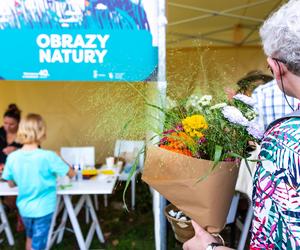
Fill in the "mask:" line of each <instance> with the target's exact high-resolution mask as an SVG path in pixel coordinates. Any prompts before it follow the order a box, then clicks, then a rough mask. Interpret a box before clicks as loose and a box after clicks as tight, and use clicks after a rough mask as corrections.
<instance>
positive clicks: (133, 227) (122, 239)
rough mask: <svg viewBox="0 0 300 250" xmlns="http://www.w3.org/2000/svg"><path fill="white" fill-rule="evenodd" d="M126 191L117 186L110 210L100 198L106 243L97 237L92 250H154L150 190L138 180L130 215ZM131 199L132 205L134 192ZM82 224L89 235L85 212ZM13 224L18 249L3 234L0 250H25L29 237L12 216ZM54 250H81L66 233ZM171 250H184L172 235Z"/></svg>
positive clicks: (100, 216) (10, 216)
mask: <svg viewBox="0 0 300 250" xmlns="http://www.w3.org/2000/svg"><path fill="white" fill-rule="evenodd" d="M123 188H124V182H121V183H119V184H118V185H117V187H116V190H115V191H114V194H113V195H110V196H109V206H108V207H107V208H105V207H104V206H103V199H102V197H100V198H99V203H100V211H97V214H98V218H99V220H100V224H101V228H102V231H103V234H104V237H105V240H106V243H105V244H101V243H99V241H98V240H97V238H96V237H94V240H93V242H92V245H91V249H107V250H109V249H120V250H127V249H128V250H131V249H141V250H154V249H155V243H154V226H153V225H154V224H153V223H154V222H153V212H152V198H151V194H150V192H149V188H148V186H147V185H146V184H144V183H143V182H142V181H140V179H139V180H138V183H137V185H136V198H137V199H136V210H134V211H129V212H126V211H125V210H124V209H122V192H123ZM129 191H130V190H129ZM127 196H128V197H127V198H128V205H129V198H130V192H128V195H127ZM79 220H80V224H81V226H82V230H83V232H84V233H85V235H86V233H87V230H88V228H87V226H86V224H85V222H84V221H85V220H84V213H82V212H81V214H80V215H79ZM9 221H10V225H11V228H12V230H13V234H14V237H15V241H16V244H15V246H14V247H10V246H9V245H8V243H7V241H6V238H5V235H4V233H2V234H1V235H0V238H2V239H4V242H2V243H1V244H0V249H3V250H6V249H15V250H20V249H24V244H25V236H24V234H23V233H17V232H16V231H15V214H9ZM169 230H170V229H169ZM52 249H63V250H74V249H79V248H78V246H77V242H76V238H75V236H74V234H73V233H71V232H65V235H64V238H63V241H62V243H60V244H59V245H55V246H54V247H53V248H52ZM168 249H172V250H173V249H174V250H175V249H181V244H179V243H177V242H176V240H175V239H174V237H173V233H172V232H171V231H169V233H168Z"/></svg>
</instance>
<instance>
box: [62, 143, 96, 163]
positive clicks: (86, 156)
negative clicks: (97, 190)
mask: <svg viewBox="0 0 300 250" xmlns="http://www.w3.org/2000/svg"><path fill="white" fill-rule="evenodd" d="M60 154H61V157H62V158H63V159H64V160H65V161H66V162H67V163H68V164H69V165H75V164H80V165H83V166H90V167H94V166H95V147H62V148H61V149H60Z"/></svg>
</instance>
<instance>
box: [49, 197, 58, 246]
mask: <svg viewBox="0 0 300 250" xmlns="http://www.w3.org/2000/svg"><path fill="white" fill-rule="evenodd" d="M60 201H61V197H60V196H57V201H56V208H55V212H54V214H53V217H52V221H51V225H50V229H49V233H48V240H47V247H46V249H47V250H49V249H50V248H51V246H52V245H53V242H54V240H55V237H56V235H57V233H54V234H53V231H54V227H55V224H56V217H57V215H58V214H59V206H60Z"/></svg>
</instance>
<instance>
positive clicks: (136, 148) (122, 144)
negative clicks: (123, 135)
mask: <svg viewBox="0 0 300 250" xmlns="http://www.w3.org/2000/svg"><path fill="white" fill-rule="evenodd" d="M144 147H145V141H130V140H117V141H116V144H115V151H114V156H115V157H122V158H124V159H125V160H126V165H125V168H124V169H123V171H122V172H121V173H120V176H119V180H120V181H127V179H128V177H129V173H130V169H131V167H132V165H133V164H134V161H135V159H136V157H137V156H138V162H137V163H138V166H137V171H136V172H135V173H134V174H133V176H132V177H131V208H132V209H133V210H134V208H135V182H136V174H137V173H138V172H139V171H140V170H141V169H143V167H144V157H145V154H144V152H143V149H144Z"/></svg>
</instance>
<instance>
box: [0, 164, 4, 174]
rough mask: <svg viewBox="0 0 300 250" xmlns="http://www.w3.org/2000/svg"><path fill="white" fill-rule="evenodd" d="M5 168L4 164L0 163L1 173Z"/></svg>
mask: <svg viewBox="0 0 300 250" xmlns="http://www.w3.org/2000/svg"><path fill="white" fill-rule="evenodd" d="M3 169H4V164H3V163H0V174H1V173H2V172H3Z"/></svg>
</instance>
